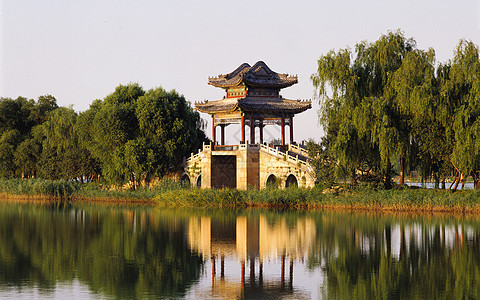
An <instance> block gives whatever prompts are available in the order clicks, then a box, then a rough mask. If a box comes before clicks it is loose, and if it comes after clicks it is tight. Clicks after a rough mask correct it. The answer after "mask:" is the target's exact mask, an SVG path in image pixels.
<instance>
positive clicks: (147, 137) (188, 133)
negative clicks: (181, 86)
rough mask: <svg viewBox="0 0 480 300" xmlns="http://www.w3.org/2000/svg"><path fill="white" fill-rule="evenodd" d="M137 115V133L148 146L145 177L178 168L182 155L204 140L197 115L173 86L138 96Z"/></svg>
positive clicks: (188, 152) (195, 148)
mask: <svg viewBox="0 0 480 300" xmlns="http://www.w3.org/2000/svg"><path fill="white" fill-rule="evenodd" d="M136 115H137V118H138V122H139V129H140V136H141V137H142V138H143V139H144V141H145V143H146V145H148V146H147V147H148V149H149V150H148V153H147V155H146V157H147V160H146V163H147V165H148V166H147V168H146V170H148V175H147V178H148V177H150V176H152V175H154V176H163V175H164V174H165V173H167V172H170V171H175V170H177V169H178V168H179V167H180V166H181V164H182V160H183V158H184V157H186V156H188V155H190V153H191V152H194V151H196V150H197V149H199V148H201V147H202V143H203V142H206V141H207V138H206V136H205V133H204V131H203V129H204V125H205V124H204V123H203V121H202V120H201V119H200V115H199V114H198V113H197V112H195V111H194V110H193V109H192V108H191V106H190V105H189V103H188V102H187V101H186V100H185V98H184V97H183V96H181V95H179V94H178V93H177V92H176V91H174V90H172V91H170V92H166V91H165V90H164V89H162V88H156V89H152V90H150V91H148V92H147V93H146V94H145V95H144V96H143V97H141V98H140V99H139V100H138V105H137V110H136Z"/></svg>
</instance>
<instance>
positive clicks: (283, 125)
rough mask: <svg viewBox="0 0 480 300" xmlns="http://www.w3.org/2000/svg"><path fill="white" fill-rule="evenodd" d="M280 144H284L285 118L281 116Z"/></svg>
mask: <svg viewBox="0 0 480 300" xmlns="http://www.w3.org/2000/svg"><path fill="white" fill-rule="evenodd" d="M282 146H285V118H282Z"/></svg>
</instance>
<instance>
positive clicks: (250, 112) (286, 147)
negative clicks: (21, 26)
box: [181, 61, 315, 189]
mask: <svg viewBox="0 0 480 300" xmlns="http://www.w3.org/2000/svg"><path fill="white" fill-rule="evenodd" d="M296 83H298V78H297V76H289V75H288V74H279V73H276V72H274V71H272V70H271V69H270V68H269V67H268V66H267V65H266V64H265V63H264V62H262V61H259V62H257V63H256V64H254V65H253V66H250V65H249V64H247V63H243V64H241V65H240V66H239V67H238V68H237V69H236V70H234V71H233V72H231V73H228V74H226V75H219V76H217V77H211V78H209V79H208V84H210V85H213V86H215V87H219V88H222V89H224V90H225V93H226V95H225V96H224V97H223V99H220V100H215V101H208V100H205V101H202V102H196V103H195V109H197V110H198V111H200V112H203V113H208V114H209V115H210V116H211V117H212V141H213V143H212V144H210V145H204V146H203V149H201V150H199V153H197V154H193V153H192V155H191V156H190V157H189V158H188V159H187V161H186V163H185V169H184V173H183V176H182V178H181V179H182V180H183V181H188V182H190V184H192V185H196V186H198V187H201V188H223V187H228V188H238V189H247V188H255V189H262V188H265V187H266V186H269V185H275V186H278V187H280V188H286V187H289V186H293V185H295V186H304V187H311V186H313V185H314V182H315V179H314V177H313V169H312V167H311V166H310V164H309V160H310V158H309V157H308V153H307V151H306V150H305V149H303V148H302V147H301V146H299V145H297V144H296V143H294V137H293V117H294V115H295V114H298V113H301V112H303V111H305V110H307V109H309V108H311V107H312V105H311V101H309V100H307V101H302V100H289V99H284V98H283V97H282V96H281V95H280V90H281V89H283V88H286V87H289V86H292V85H294V84H296ZM231 124H240V127H241V136H240V138H239V140H240V141H239V143H238V144H236V145H225V128H226V127H227V126H228V125H231ZM267 125H277V126H280V127H281V130H280V132H281V136H280V145H275V146H271V145H268V144H266V143H264V136H263V128H264V127H265V126H267ZM246 126H248V127H249V128H250V139H249V140H246V138H245V127H246ZM285 126H289V128H290V144H286V142H285ZM217 127H220V141H217V136H216V129H217ZM255 128H259V135H260V136H259V139H258V140H257V139H256V137H255Z"/></svg>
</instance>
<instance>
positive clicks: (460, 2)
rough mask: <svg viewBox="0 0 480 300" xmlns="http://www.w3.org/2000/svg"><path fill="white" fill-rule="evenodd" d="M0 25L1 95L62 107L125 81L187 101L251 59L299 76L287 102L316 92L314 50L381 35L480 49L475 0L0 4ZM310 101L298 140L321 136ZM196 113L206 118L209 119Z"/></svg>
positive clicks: (79, 104)
mask: <svg viewBox="0 0 480 300" xmlns="http://www.w3.org/2000/svg"><path fill="white" fill-rule="evenodd" d="M0 26H1V29H0V51H1V52H0V96H2V97H11V98H16V97H17V96H24V97H28V98H34V99H36V98H37V97H38V96H40V95H44V94H51V95H53V96H55V97H56V98H57V100H58V103H59V105H63V106H68V105H71V104H73V107H74V109H75V110H77V111H83V110H86V109H87V108H88V106H89V105H90V103H91V102H92V101H93V100H94V99H99V98H104V97H105V96H106V95H108V94H109V93H111V92H113V90H114V89H115V87H116V86H117V85H119V84H128V83H129V82H138V83H139V84H140V85H142V86H143V87H144V89H146V90H148V89H150V88H153V87H157V86H162V87H164V88H165V89H167V90H170V89H176V90H177V91H178V92H179V93H181V94H183V95H185V97H186V98H187V99H188V100H189V101H191V102H194V101H196V100H197V101H198V100H203V99H209V100H217V99H220V98H221V97H222V96H223V94H224V93H223V91H222V90H221V89H218V88H214V87H212V86H209V85H207V80H208V76H216V75H218V74H225V73H228V72H230V71H233V70H234V69H235V68H236V67H238V66H239V65H240V64H241V63H243V62H248V63H250V64H251V65H253V64H254V63H255V62H256V61H258V60H263V61H265V62H266V63H267V65H268V66H269V67H270V68H271V69H273V70H274V71H277V72H281V73H289V74H298V77H299V83H298V84H296V85H295V86H293V87H290V88H287V89H284V90H283V91H282V95H283V96H284V98H290V99H312V98H313V87H312V84H311V81H310V75H311V74H312V73H314V72H315V68H316V60H317V59H318V57H320V56H321V55H322V54H325V53H327V52H328V51H329V50H332V49H337V50H338V49H340V48H345V47H348V46H350V47H353V46H354V45H355V43H357V42H359V41H363V40H367V41H371V42H372V41H375V40H377V39H378V38H379V37H380V35H381V34H384V33H387V32H388V31H389V30H396V29H401V30H402V31H404V32H405V35H406V36H407V37H413V38H414V39H415V40H416V41H417V45H418V48H421V49H426V48H428V47H433V48H434V49H435V50H436V53H437V61H439V62H444V61H447V60H448V59H450V58H452V56H453V50H454V48H455V46H456V45H457V44H458V42H459V40H460V39H462V38H464V39H468V40H472V41H473V42H474V43H476V44H477V45H480V5H479V0H457V1H451V0H448V1H446V0H441V1H433V0H403V1H392V0H378V1H377V0H375V1H371V0H367V1H358V0H345V1H302V0H297V1H273V0H271V1H270V0H269V1H259V0H257V1H251V0H246V1H217V0H206V1H182V0H176V1H171V0H170V1H153V0H151V1H147V0H137V1H126V0H124V1H118V0H117V1H107V0H105V1H101V0H96V1H90V0H83V1H65V0H57V1H54V0H43V1H35V0H31V1H25V0H3V1H1V2H0ZM317 108H318V106H316V105H315V106H314V108H313V109H312V110H310V111H309V112H305V113H302V114H300V115H298V116H297V117H296V118H295V122H294V123H295V137H296V140H301V139H306V138H314V139H316V140H319V138H320V136H321V134H322V133H321V130H320V128H319V127H318V126H317V115H316V109H317ZM202 116H203V117H204V118H205V119H206V120H207V121H208V122H209V125H210V121H211V120H210V118H209V117H208V115H202ZM233 130H234V131H235V130H236V129H233ZM207 133H208V134H209V135H210V134H211V130H210V128H208V129H207ZM269 134H270V135H271V136H272V137H275V135H276V134H277V133H276V131H275V130H274V129H270V131H268V130H267V135H266V137H268V135H269ZM229 139H230V138H229ZM227 141H228V140H227ZM228 142H234V140H233V139H230V140H229V141H228Z"/></svg>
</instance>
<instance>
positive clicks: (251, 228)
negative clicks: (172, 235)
mask: <svg viewBox="0 0 480 300" xmlns="http://www.w3.org/2000/svg"><path fill="white" fill-rule="evenodd" d="M276 221H277V222H269V220H268V219H267V218H266V217H265V216H263V215H260V216H252V217H250V216H248V217H247V216H238V217H236V218H235V219H233V218H231V219H227V220H225V219H220V220H219V219H215V218H211V217H193V218H190V220H189V225H188V242H189V245H190V247H191V249H192V250H193V251H196V252H198V253H199V254H200V255H202V256H203V259H204V260H208V259H211V267H212V291H211V292H213V293H214V294H215V295H223V297H225V296H227V295H228V297H231V296H237V297H238V296H239V295H241V294H243V295H244V296H246V295H248V294H249V293H250V292H252V293H255V295H258V293H259V292H260V294H263V295H264V297H267V298H268V297H273V298H277V297H281V296H282V295H291V294H295V296H296V298H303V297H305V295H302V294H301V293H300V292H298V291H294V289H293V263H294V261H295V260H297V259H300V260H303V259H304V258H305V257H307V256H308V254H309V251H310V250H311V249H312V246H313V243H314V242H315V223H314V221H313V220H312V219H309V218H303V219H297V220H296V221H295V222H293V224H287V221H286V219H285V218H282V219H279V220H276ZM225 257H235V258H236V259H238V261H239V263H240V265H241V271H240V274H238V275H239V276H240V281H239V282H238V281H236V280H233V281H232V280H226V279H225ZM277 259H280V262H281V265H280V270H278V273H279V274H278V273H277V274H273V276H268V275H269V274H266V276H265V277H264V263H268V262H269V261H275V260H277ZM287 259H288V262H289V272H288V281H287V279H286V272H285V263H286V260H287ZM256 260H258V270H255V262H256ZM218 262H220V276H219V279H220V280H218V279H217V263H218ZM246 263H247V265H248V263H249V266H248V267H249V271H250V274H249V277H248V279H249V281H250V284H247V285H245V264H246ZM278 275H280V277H279V278H278ZM270 277H271V278H270Z"/></svg>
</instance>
